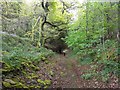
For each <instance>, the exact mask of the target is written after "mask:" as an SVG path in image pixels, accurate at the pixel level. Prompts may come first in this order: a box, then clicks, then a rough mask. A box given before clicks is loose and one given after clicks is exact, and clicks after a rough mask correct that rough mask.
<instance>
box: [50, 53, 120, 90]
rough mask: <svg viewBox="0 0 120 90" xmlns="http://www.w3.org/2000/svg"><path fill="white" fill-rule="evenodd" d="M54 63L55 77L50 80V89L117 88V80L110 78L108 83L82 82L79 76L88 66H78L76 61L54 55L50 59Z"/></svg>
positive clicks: (96, 81) (94, 80) (93, 80)
mask: <svg viewBox="0 0 120 90" xmlns="http://www.w3.org/2000/svg"><path fill="white" fill-rule="evenodd" d="M51 62H52V63H55V66H54V72H55V75H54V77H53V79H52V85H51V86H50V87H52V88H58V87H59V88H118V83H117V82H118V79H117V78H115V77H111V80H110V81H109V82H108V83H103V82H101V81H98V80H96V79H95V78H94V79H92V80H84V79H82V78H81V77H80V76H81V75H82V74H83V72H82V71H85V70H88V69H89V68H90V67H89V66H80V65H79V63H78V62H77V60H75V59H74V58H71V57H70V58H69V56H63V55H56V56H55V57H54V58H52V59H51Z"/></svg>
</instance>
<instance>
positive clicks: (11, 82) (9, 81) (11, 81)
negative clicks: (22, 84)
mask: <svg viewBox="0 0 120 90" xmlns="http://www.w3.org/2000/svg"><path fill="white" fill-rule="evenodd" d="M4 81H5V82H8V83H10V84H12V85H14V84H16V82H15V81H13V80H11V79H5V80H4Z"/></svg>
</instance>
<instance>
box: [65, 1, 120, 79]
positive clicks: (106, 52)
mask: <svg viewBox="0 0 120 90" xmlns="http://www.w3.org/2000/svg"><path fill="white" fill-rule="evenodd" d="M85 6H86V8H87V9H84V8H80V10H79V13H80V15H79V17H78V20H77V21H75V23H73V24H72V25H71V26H70V28H69V32H68V36H67V37H66V38H65V41H66V43H67V44H68V46H69V47H70V48H71V49H72V50H73V52H74V54H75V55H76V56H77V57H79V62H80V64H90V66H93V65H97V67H96V69H95V70H96V72H93V76H95V75H94V73H96V74H98V71H97V70H98V69H100V70H101V71H100V72H99V74H100V77H102V80H103V81H106V80H107V79H108V78H109V74H110V73H112V74H115V75H118V74H119V72H118V71H119V68H118V56H117V55H118V50H117V49H118V45H117V44H118V43H117V39H116V37H114V36H115V35H116V34H115V28H116V27H117V20H118V17H117V4H116V3H113V4H112V3H109V2H106V3H97V2H95V3H90V2H88V3H86V4H85ZM83 7H84V6H83ZM113 10H114V14H113V12H112V11H113ZM91 11H94V12H91ZM113 16H114V17H113ZM108 18H109V19H108ZM91 69H94V68H91ZM91 76H92V73H89V72H87V74H84V75H83V76H82V77H83V78H85V79H88V78H90V77H91Z"/></svg>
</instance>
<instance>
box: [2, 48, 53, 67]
mask: <svg viewBox="0 0 120 90" xmlns="http://www.w3.org/2000/svg"><path fill="white" fill-rule="evenodd" d="M51 55H52V51H48V50H46V49H45V48H35V47H33V48H27V46H21V47H14V48H13V50H11V51H10V52H8V53H7V54H4V55H3V58H2V59H3V61H4V62H5V63H7V64H8V66H10V68H11V69H20V66H21V64H22V63H23V62H26V63H28V62H30V61H32V62H33V61H34V62H36V61H40V60H41V59H43V58H46V57H48V56H51Z"/></svg>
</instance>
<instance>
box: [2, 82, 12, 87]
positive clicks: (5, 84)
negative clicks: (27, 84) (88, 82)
mask: <svg viewBox="0 0 120 90" xmlns="http://www.w3.org/2000/svg"><path fill="white" fill-rule="evenodd" d="M3 86H5V87H12V86H11V84H10V83H9V82H5V81H3Z"/></svg>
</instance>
